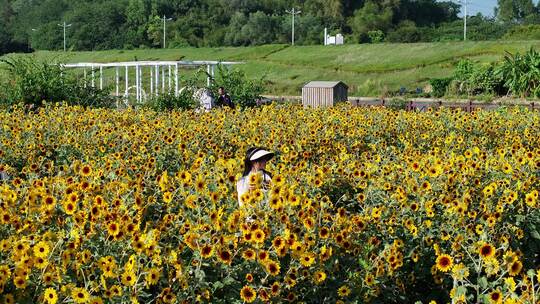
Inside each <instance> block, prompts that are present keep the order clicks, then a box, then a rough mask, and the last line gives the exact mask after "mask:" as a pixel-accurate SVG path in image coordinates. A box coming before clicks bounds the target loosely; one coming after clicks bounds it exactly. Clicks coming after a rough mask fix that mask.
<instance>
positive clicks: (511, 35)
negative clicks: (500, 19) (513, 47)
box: [502, 24, 540, 40]
mask: <svg viewBox="0 0 540 304" xmlns="http://www.w3.org/2000/svg"><path fill="white" fill-rule="evenodd" d="M502 39H504V40H539V39H540V24H530V25H518V26H514V27H512V28H511V29H509V30H508V31H507V32H506V34H504V36H503V38H502Z"/></svg>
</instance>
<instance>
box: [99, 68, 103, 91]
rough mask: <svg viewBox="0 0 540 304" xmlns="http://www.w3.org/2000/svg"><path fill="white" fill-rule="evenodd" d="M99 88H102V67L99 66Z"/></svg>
mask: <svg viewBox="0 0 540 304" xmlns="http://www.w3.org/2000/svg"><path fill="white" fill-rule="evenodd" d="M99 89H100V90H103V67H102V66H100V67H99Z"/></svg>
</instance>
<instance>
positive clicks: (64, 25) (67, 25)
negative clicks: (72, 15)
mask: <svg viewBox="0 0 540 304" xmlns="http://www.w3.org/2000/svg"><path fill="white" fill-rule="evenodd" d="M58 26H62V27H64V52H65V51H66V27H70V26H71V24H66V22H65V21H64V24H60V23H58Z"/></svg>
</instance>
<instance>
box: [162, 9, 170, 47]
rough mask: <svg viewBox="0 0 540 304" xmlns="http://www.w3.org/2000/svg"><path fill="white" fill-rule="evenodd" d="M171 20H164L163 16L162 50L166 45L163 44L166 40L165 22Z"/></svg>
mask: <svg viewBox="0 0 540 304" xmlns="http://www.w3.org/2000/svg"><path fill="white" fill-rule="evenodd" d="M171 20H172V18H166V17H165V15H163V48H166V46H167V45H166V44H165V39H167V38H166V37H167V35H166V29H167V27H166V26H165V22H167V21H171Z"/></svg>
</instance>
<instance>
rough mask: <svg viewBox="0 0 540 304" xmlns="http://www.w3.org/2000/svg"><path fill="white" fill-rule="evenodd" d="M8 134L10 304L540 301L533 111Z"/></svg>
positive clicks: (341, 111)
mask: <svg viewBox="0 0 540 304" xmlns="http://www.w3.org/2000/svg"><path fill="white" fill-rule="evenodd" d="M0 140H1V141H0V172H2V173H3V176H5V177H6V178H4V179H3V180H2V181H0V301H3V302H5V303H51V304H54V303H283V302H291V303H370V302H371V303H414V302H417V301H418V302H422V303H508V304H509V303H532V304H536V303H540V270H539V269H540V260H539V255H538V254H539V252H540V211H539V207H540V200H539V198H538V196H539V195H538V193H539V190H540V116H539V115H538V113H535V112H531V111H529V110H527V109H520V108H502V109H500V110H497V111H490V112H488V111H477V112H474V113H465V112H461V111H454V110H448V109H441V110H436V111H435V110H429V111H426V112H405V111H399V110H392V109H386V108H353V107H350V106H345V105H344V106H339V107H335V108H331V109H303V108H302V107H301V106H294V105H270V106H264V107H261V108H254V109H247V110H241V111H238V110H228V109H227V110H220V111H213V112H210V113H196V112H193V111H173V112H154V111H151V110H146V109H141V110H129V109H128V110H123V111H114V110H110V109H85V108H82V107H69V106H63V105H46V106H45V107H44V108H41V109H40V110H39V111H37V112H35V113H34V112H31V113H26V112H25V111H24V109H22V108H13V109H10V110H1V111H0ZM251 146H264V147H266V148H267V149H269V150H271V151H274V152H276V157H275V158H274V159H273V160H272V161H271V162H270V163H269V165H268V167H267V169H268V170H269V171H270V172H272V173H273V178H272V184H271V188H270V190H269V191H268V192H264V191H262V190H261V189H260V188H258V187H257V185H258V183H259V182H260V181H259V180H258V178H257V176H256V175H255V177H254V178H253V179H252V180H251V181H250V182H252V183H253V184H254V185H255V190H252V191H251V192H250V193H249V194H248V195H247V196H246V197H245V199H246V201H247V202H246V203H245V204H244V205H243V206H242V207H239V204H238V202H237V194H236V181H237V180H238V179H239V178H240V175H241V172H242V169H243V167H242V166H243V158H244V154H245V151H246V150H247V149H248V148H249V147H251Z"/></svg>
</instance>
